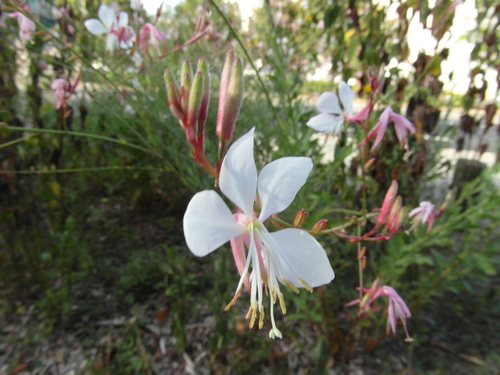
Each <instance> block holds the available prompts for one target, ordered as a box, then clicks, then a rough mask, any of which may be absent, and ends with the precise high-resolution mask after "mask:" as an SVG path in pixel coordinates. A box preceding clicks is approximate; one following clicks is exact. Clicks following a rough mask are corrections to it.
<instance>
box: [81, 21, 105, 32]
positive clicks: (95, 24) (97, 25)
mask: <svg viewBox="0 0 500 375" xmlns="http://www.w3.org/2000/svg"><path fill="white" fill-rule="evenodd" d="M83 24H84V25H85V27H86V28H87V30H88V31H89V32H90V33H91V34H93V35H99V34H104V33H106V32H107V30H106V28H105V27H104V25H103V24H102V22H101V21H99V20H96V19H95V18H91V19H89V20H86V21H85V22H84V23H83Z"/></svg>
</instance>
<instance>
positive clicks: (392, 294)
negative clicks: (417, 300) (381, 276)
mask: <svg viewBox="0 0 500 375" xmlns="http://www.w3.org/2000/svg"><path fill="white" fill-rule="evenodd" d="M377 294H378V295H377V297H378V296H385V297H387V298H388V299H389V307H388V309H387V315H388V318H387V324H388V325H390V327H391V329H392V332H394V333H396V325H397V322H398V319H399V320H401V322H402V323H403V327H404V330H405V333H406V341H413V339H412V338H411V337H410V335H409V334H408V330H407V329H406V318H411V312H410V309H409V308H408V306H406V303H405V301H403V299H402V298H401V297H400V296H399V294H398V292H396V290H395V289H394V288H392V287H390V286H382V287H380V288H379V290H378V291H377ZM375 298H376V297H375Z"/></svg>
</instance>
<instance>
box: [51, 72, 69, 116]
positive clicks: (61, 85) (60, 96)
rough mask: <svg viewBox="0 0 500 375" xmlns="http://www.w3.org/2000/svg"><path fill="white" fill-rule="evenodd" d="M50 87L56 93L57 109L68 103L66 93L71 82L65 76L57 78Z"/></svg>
mask: <svg viewBox="0 0 500 375" xmlns="http://www.w3.org/2000/svg"><path fill="white" fill-rule="evenodd" d="M50 88H51V89H52V90H54V92H55V94H56V109H59V108H61V107H62V106H63V105H65V104H66V94H67V93H68V91H69V83H68V81H67V80H66V79H64V78H56V79H55V80H53V81H52V83H51V84H50Z"/></svg>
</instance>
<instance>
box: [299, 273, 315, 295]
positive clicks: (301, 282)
mask: <svg viewBox="0 0 500 375" xmlns="http://www.w3.org/2000/svg"><path fill="white" fill-rule="evenodd" d="M297 280H298V282H299V283H300V284H301V285H302V286H303V287H304V288H306V290H307V291H308V292H310V293H312V292H313V288H311V286H310V285H309V284H308V283H306V281H305V280H304V279H303V278H301V277H299V278H297Z"/></svg>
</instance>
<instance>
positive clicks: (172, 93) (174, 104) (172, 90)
mask: <svg viewBox="0 0 500 375" xmlns="http://www.w3.org/2000/svg"><path fill="white" fill-rule="evenodd" d="M163 77H164V79H165V85H166V87H167V95H168V107H169V108H170V111H171V112H172V114H173V115H174V116H175V117H177V118H178V119H179V120H180V121H181V122H182V121H183V120H184V117H185V115H184V113H183V112H182V108H181V106H180V94H179V86H177V82H175V79H174V76H173V75H172V72H171V71H170V69H166V70H165V73H164V75H163Z"/></svg>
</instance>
